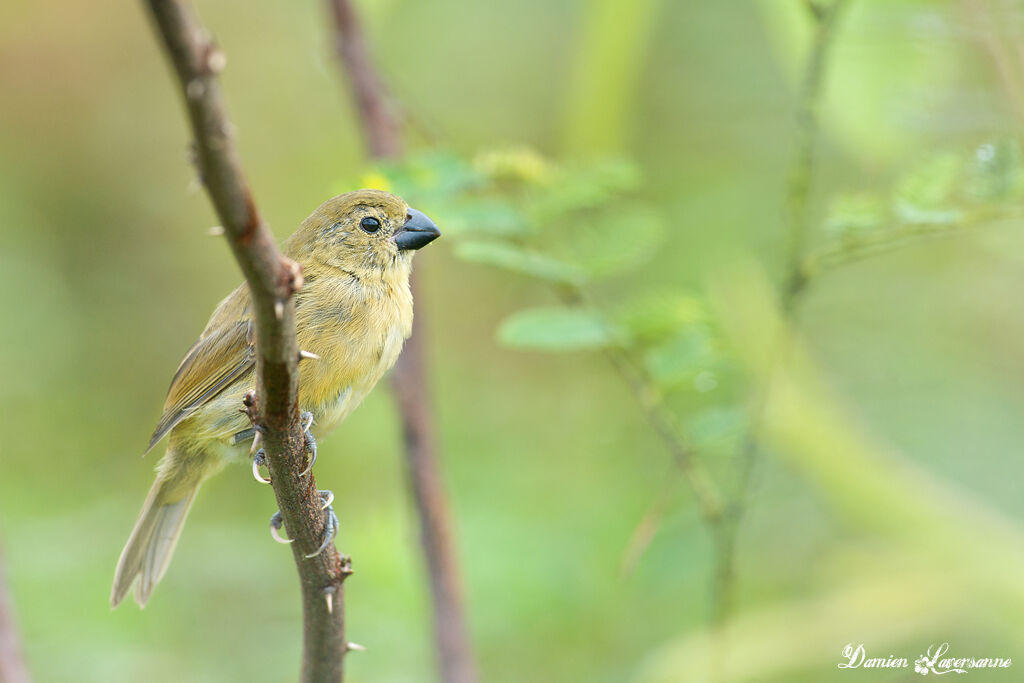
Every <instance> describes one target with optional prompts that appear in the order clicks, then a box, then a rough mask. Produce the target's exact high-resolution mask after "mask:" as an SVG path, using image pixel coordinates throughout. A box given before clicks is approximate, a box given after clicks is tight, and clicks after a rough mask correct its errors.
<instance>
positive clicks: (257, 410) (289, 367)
mask: <svg viewBox="0 0 1024 683" xmlns="http://www.w3.org/2000/svg"><path fill="white" fill-rule="evenodd" d="M147 5H148V7H149V10H150V13H151V15H152V17H153V21H154V24H155V26H156V29H157V33H158V37H159V39H160V40H161V42H162V43H163V45H164V47H165V48H166V50H167V54H168V57H169V58H170V60H171V63H172V64H173V66H174V70H175V73H176V75H177V77H178V81H179V85H180V87H181V92H182V95H183V97H184V101H185V106H186V109H187V111H188V118H189V122H190V124H191V129H192V134H193V136H194V138H195V152H196V159H197V165H198V170H199V174H200V178H201V179H202V181H203V184H204V185H205V187H206V190H207V192H208V194H209V196H210V199H211V201H212V203H213V205H214V208H215V209H216V212H217V215H218V217H219V218H220V220H221V224H222V225H223V228H224V234H225V236H226V237H227V239H228V244H229V245H230V246H231V250H232V252H233V253H234V255H235V260H236V261H237V262H238V265H239V267H240V268H241V269H242V272H243V273H244V274H245V279H246V282H247V283H248V285H249V289H250V291H251V293H252V300H253V309H254V311H253V313H254V318H255V327H256V350H257V354H256V377H257V383H256V386H257V390H256V395H255V397H253V398H252V399H251V400H250V404H251V405H249V406H247V408H248V409H249V410H248V412H249V414H250V417H252V418H254V420H255V421H256V422H257V424H258V425H259V427H260V431H261V433H262V436H263V447H264V450H265V452H266V454H267V464H268V469H269V470H270V475H271V478H272V480H273V487H274V494H275V496H276V498H277V504H278V507H279V508H280V510H281V513H282V516H283V518H284V525H285V528H286V529H287V530H288V532H289V535H290V536H291V537H292V538H293V539H295V542H294V543H292V551H293V554H294V557H295V564H296V567H297V568H298V572H299V579H300V582H301V587H302V608H303V609H302V611H303V656H302V676H301V680H302V681H304V682H307V683H313V682H316V683H326V682H328V681H330V682H335V681H340V680H341V679H342V662H343V658H344V655H345V652H346V650H347V649H348V646H347V644H346V641H345V637H344V632H345V628H344V627H345V622H344V609H343V608H344V601H343V595H342V582H343V581H344V579H345V577H346V576H347V575H348V574H349V573H351V569H350V568H349V564H348V561H347V558H346V559H344V560H343V558H342V557H340V556H339V555H338V552H337V550H336V549H335V548H334V546H333V544H331V545H330V546H329V547H328V548H327V549H326V550H325V551H324V552H323V553H321V554H320V555H318V556H317V557H315V558H313V559H308V560H307V559H305V557H304V556H305V555H306V554H308V553H311V552H312V551H313V550H315V549H316V548H317V547H318V546H319V545H320V538H321V536H322V532H323V529H324V515H323V512H322V510H321V499H320V497H319V495H318V493H317V488H316V483H315V482H314V480H313V477H312V475H309V476H308V477H302V476H300V475H301V472H302V470H303V469H304V468H305V465H306V462H305V457H304V455H305V454H304V450H305V445H304V440H303V437H302V432H301V429H300V426H299V414H298V363H299V349H298V346H297V342H296V337H295V306H294V302H293V300H292V295H293V294H294V293H295V292H296V291H298V289H299V288H301V287H302V272H301V269H300V268H299V266H298V264H296V263H295V262H293V261H291V260H289V259H287V258H285V257H284V256H283V255H282V254H281V251H280V250H279V249H278V247H277V244H276V242H275V240H274V236H273V235H272V234H271V232H270V229H269V228H268V227H267V225H266V224H265V223H264V222H263V220H262V219H261V218H260V215H259V213H258V212H257V210H256V205H255V203H254V201H253V198H252V193H251V191H250V189H249V185H248V182H247V181H246V179H245V174H244V173H243V171H242V165H241V161H240V159H239V156H238V151H237V149H236V148H235V143H234V139H233V137H234V136H233V132H234V129H233V126H232V124H231V122H230V120H229V118H228V115H227V110H226V107H225V103H224V96H223V94H222V92H221V88H220V84H219V82H218V80H217V74H218V73H219V72H220V71H221V70H222V69H223V68H224V65H225V57H224V53H223V52H221V51H220V50H219V49H218V47H217V46H216V44H215V43H214V42H213V40H212V38H211V37H210V34H209V33H208V32H207V30H206V28H205V27H204V26H203V25H202V23H201V22H200V20H199V17H198V16H197V15H196V14H195V12H194V10H193V9H192V7H191V6H190V4H189V3H188V2H187V1H186V0H147ZM239 407H240V408H241V406H239Z"/></svg>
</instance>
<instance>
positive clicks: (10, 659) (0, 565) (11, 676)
mask: <svg viewBox="0 0 1024 683" xmlns="http://www.w3.org/2000/svg"><path fill="white" fill-rule="evenodd" d="M4 568H5V565H4V556H3V551H2V549H0V682H2V683H30V681H31V680H32V677H31V676H29V674H28V667H27V666H25V655H24V654H23V653H22V650H21V639H20V638H19V637H18V626H17V624H16V623H15V621H14V606H13V605H12V604H11V596H10V594H9V593H8V592H7V576H6V573H5V572H4Z"/></svg>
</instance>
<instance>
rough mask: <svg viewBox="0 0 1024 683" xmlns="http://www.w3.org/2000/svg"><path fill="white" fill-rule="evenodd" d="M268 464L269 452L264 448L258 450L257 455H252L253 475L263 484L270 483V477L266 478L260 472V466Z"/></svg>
mask: <svg viewBox="0 0 1024 683" xmlns="http://www.w3.org/2000/svg"><path fill="white" fill-rule="evenodd" d="M266 464H267V454H266V453H265V452H264V451H263V449H262V448H261V449H259V450H258V451H256V455H254V456H252V476H253V478H254V479H256V481H258V482H259V483H261V484H269V483H270V479H264V478H263V475H261V474H260V467H262V466H263V465H266Z"/></svg>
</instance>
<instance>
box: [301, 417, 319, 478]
mask: <svg viewBox="0 0 1024 683" xmlns="http://www.w3.org/2000/svg"><path fill="white" fill-rule="evenodd" d="M299 421H300V424H301V425H302V438H303V439H305V440H306V452H307V453H309V464H308V465H306V469H304V470H303V471H302V474H301V475H300V476H303V477H304V476H306V475H307V474H309V473H310V472H312V471H313V465H314V464H315V463H316V438H315V437H314V436H313V432H312V431H311V430H312V429H313V413H311V412H309V411H308V410H307V411H306V412H304V413H302V414H301V415H299Z"/></svg>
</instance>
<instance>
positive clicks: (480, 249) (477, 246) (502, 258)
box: [455, 242, 585, 284]
mask: <svg viewBox="0 0 1024 683" xmlns="http://www.w3.org/2000/svg"><path fill="white" fill-rule="evenodd" d="M455 255H456V256H458V257H459V258H461V259H464V260H466V261H473V262H475V263H484V264H487V265H490V266H497V267H498V268H504V269H505V270H511V271H513V272H516V273H521V274H523V275H529V276H531V277H536V278H540V279H542V280H549V281H551V282H562V283H568V284H579V283H581V282H583V280H584V279H585V277H584V276H585V274H584V273H583V271H581V270H580V269H579V268H577V267H576V266H573V265H571V264H568V263H565V262H563V261H559V260H558V259H555V258H552V257H550V256H547V255H545V254H541V253H538V252H535V251H528V250H526V249H522V248H520V247H517V246H515V245H513V244H509V243H507V242H463V243H462V244H459V245H458V246H456V247H455Z"/></svg>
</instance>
